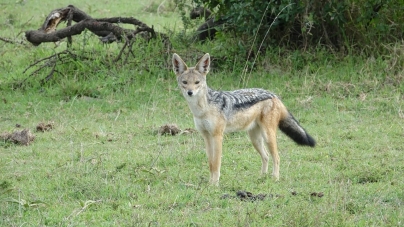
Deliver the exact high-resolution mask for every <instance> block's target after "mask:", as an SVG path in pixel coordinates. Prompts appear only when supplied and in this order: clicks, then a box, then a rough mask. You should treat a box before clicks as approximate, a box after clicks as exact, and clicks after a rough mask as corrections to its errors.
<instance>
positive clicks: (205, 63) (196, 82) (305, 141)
mask: <svg viewBox="0 0 404 227" xmlns="http://www.w3.org/2000/svg"><path fill="white" fill-rule="evenodd" d="M172 62H173V70H174V73H175V74H176V75H177V81H178V86H179V87H180V89H181V92H182V94H183V95H184V97H185V99H186V100H187V102H188V106H189V108H190V109H191V111H192V114H193V115H194V122H195V127H196V129H197V130H198V131H199V132H200V133H201V134H202V136H203V138H204V140H205V145H206V154H207V156H208V161H209V169H210V183H211V184H215V185H218V184H219V178H220V166H221V157H222V141H223V134H224V133H226V132H234V131H241V130H246V131H247V132H248V135H249V136H250V139H251V142H252V144H253V145H254V148H255V149H256V150H257V151H258V153H259V154H260V155H261V159H262V167H261V171H262V173H264V174H265V173H267V172H268V160H269V156H268V152H267V151H266V149H265V146H266V147H268V149H269V151H270V153H271V156H272V160H273V170H272V175H273V176H274V177H275V179H276V180H278V179H279V161H280V160H279V155H278V149H277V143H276V131H277V129H278V127H279V128H280V129H281V131H282V132H284V133H285V134H286V135H287V136H289V137H290V138H291V139H293V140H294V141H295V142H296V143H297V144H299V145H307V146H311V147H314V146H315V144H316V142H315V140H314V139H313V138H312V137H311V136H310V135H309V134H308V133H307V132H306V131H305V130H304V129H303V128H302V127H301V126H300V125H299V123H298V122H297V120H296V119H295V118H294V117H293V116H292V114H290V113H289V111H288V110H287V109H286V107H285V106H284V105H283V103H282V102H281V100H280V99H279V98H278V97H277V96H276V95H275V94H272V93H270V92H268V91H266V90H263V89H258V88H252V89H240V90H235V91H215V90H212V89H210V88H209V87H208V85H207V83H206V74H208V72H209V67H210V56H209V54H205V55H204V56H203V57H202V58H201V59H200V60H199V62H198V63H197V64H196V66H195V67H189V68H188V66H187V65H186V64H185V62H184V61H183V60H182V59H181V58H180V56H178V55H177V54H174V55H173V59H172Z"/></svg>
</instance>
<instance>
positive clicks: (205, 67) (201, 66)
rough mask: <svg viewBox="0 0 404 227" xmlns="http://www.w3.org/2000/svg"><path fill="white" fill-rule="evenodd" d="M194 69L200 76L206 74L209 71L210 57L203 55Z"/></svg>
mask: <svg viewBox="0 0 404 227" xmlns="http://www.w3.org/2000/svg"><path fill="white" fill-rule="evenodd" d="M195 69H196V70H198V71H199V72H200V73H202V74H207V73H208V72H209V69H210V56H209V54H208V53H206V54H205V55H203V57H202V58H201V59H200V60H199V61H198V63H197V64H196V66H195Z"/></svg>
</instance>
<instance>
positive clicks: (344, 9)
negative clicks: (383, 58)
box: [178, 0, 404, 53]
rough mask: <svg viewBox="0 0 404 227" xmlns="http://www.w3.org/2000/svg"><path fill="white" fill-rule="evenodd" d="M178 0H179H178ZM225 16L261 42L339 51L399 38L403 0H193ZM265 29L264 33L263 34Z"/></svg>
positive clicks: (232, 26) (370, 50)
mask: <svg viewBox="0 0 404 227" xmlns="http://www.w3.org/2000/svg"><path fill="white" fill-rule="evenodd" d="M178 1H180V0H178ZM195 2H196V3H198V4H200V5H204V6H206V7H208V8H209V9H211V10H212V11H214V12H216V13H217V14H216V17H217V18H223V19H224V20H226V22H227V23H226V24H227V27H225V28H224V30H226V31H229V30H231V31H234V32H235V33H236V34H238V35H245V36H247V37H249V39H252V38H253V37H255V36H259V37H260V39H261V40H263V43H264V44H265V46H266V47H268V46H270V45H283V46H287V47H288V48H299V49H302V48H303V49H306V48H311V47H313V46H315V47H316V46H318V45H319V44H320V45H323V46H327V47H328V48H329V49H335V50H338V51H341V52H342V53H352V51H355V50H357V51H358V50H359V51H364V50H365V51H366V52H367V53H374V51H375V48H376V49H377V50H376V51H381V49H380V47H381V45H380V44H381V43H386V42H387V43H390V42H397V41H401V40H402V38H403V34H404V33H403V32H404V23H403V22H404V19H403V18H404V10H403V9H404V2H403V1H394V0H371V1H367V0H343V1H340V0H328V1H316V0H292V1H291V0H274V1H267V0H247V1H244V0H224V1H218V0H195ZM268 31H270V32H269V35H268Z"/></svg>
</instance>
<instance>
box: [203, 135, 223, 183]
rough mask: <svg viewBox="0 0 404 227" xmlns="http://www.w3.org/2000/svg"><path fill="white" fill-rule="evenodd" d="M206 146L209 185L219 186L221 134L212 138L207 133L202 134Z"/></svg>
mask: <svg viewBox="0 0 404 227" xmlns="http://www.w3.org/2000/svg"><path fill="white" fill-rule="evenodd" d="M202 135H203V138H204V140H205V145H206V155H207V156H208V161H209V170H210V180H209V183H211V184H213V185H219V178H220V166H221V164H222V142H223V134H219V135H215V136H212V135H211V134H210V133H208V132H204V133H202Z"/></svg>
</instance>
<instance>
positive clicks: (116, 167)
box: [0, 2, 404, 226]
mask: <svg viewBox="0 0 404 227" xmlns="http://www.w3.org/2000/svg"><path fill="white" fill-rule="evenodd" d="M4 4H5V7H3V8H7V9H8V7H11V6H14V4H15V3H14V2H10V3H4ZM26 4H31V2H27V3H26ZM47 4H48V5H45V6H43V7H40V6H39V5H38V6H33V7H32V11H33V13H32V14H34V15H35V12H36V13H38V12H41V13H42V14H44V15H45V14H47V10H50V9H53V8H58V7H64V6H66V5H67V4H74V5H76V6H77V7H79V8H81V9H83V10H84V11H91V12H94V14H98V13H99V12H101V11H100V10H99V9H110V11H109V12H108V13H107V15H106V16H113V15H116V12H120V13H124V12H125V10H126V11H128V12H129V11H130V9H128V7H127V6H122V5H119V4H111V3H108V2H105V3H104V2H103V3H102V4H101V3H100V4H88V5H85V6H79V4H80V2H78V3H77V4H76V3H75V2H69V3H64V4H62V5H56V2H49V3H47ZM25 7H26V6H21V10H22V9H24V10H26V11H25V16H26V15H31V14H28V13H29V12H30V11H29V10H28V9H27V8H25ZM90 8H91V10H90ZM138 8H141V7H138ZM3 12H4V11H3ZM134 12H143V11H134ZM100 14H101V13H100ZM100 14H99V15H100ZM5 15H7V14H5ZM39 15H41V14H39ZM139 15H140V16H141V15H143V16H145V17H146V16H148V15H149V12H147V13H143V14H139ZM140 16H137V15H135V17H137V18H139V19H141V18H140ZM3 18H4V17H2V19H3ZM146 18H147V17H146ZM173 18H175V17H174V16H173ZM17 21H21V19H20V20H17ZM31 23H32V25H31V26H28V25H27V27H30V29H36V28H37V27H38V24H37V23H41V19H39V18H38V19H35V20H33V21H32V22H31ZM1 26H3V28H4V26H5V25H4V23H3V24H2V25H1ZM167 26H169V25H167ZM19 29H27V28H26V27H24V28H19ZM163 30H164V29H163ZM1 34H2V35H7V34H15V33H13V31H10V30H9V29H8V28H7V29H6V30H5V31H4V30H3V31H2V33H1ZM81 37H82V36H81ZM81 37H77V39H78V40H80V39H81ZM93 38H94V37H92V38H91V39H93ZM183 38H184V37H183ZM185 38H186V37H185ZM94 40H96V39H95V38H94ZM172 42H173V45H174V50H175V51H177V52H179V53H180V55H181V56H184V59H185V60H186V61H187V63H190V65H192V64H194V63H196V59H197V58H198V57H200V56H201V54H200V53H202V52H208V51H209V53H211V54H212V56H219V57H218V58H217V59H216V60H215V61H214V62H213V64H214V68H213V70H212V72H211V74H209V75H208V83H209V85H210V86H211V87H212V88H216V89H223V90H232V89H237V88H239V87H242V86H245V87H261V88H265V89H268V90H271V91H274V92H275V93H277V94H278V95H280V96H281V97H282V100H283V101H284V103H285V104H286V105H287V107H288V108H289V110H290V111H291V112H292V113H293V114H294V116H295V117H296V118H297V119H298V120H299V121H300V122H301V124H302V125H303V127H305V128H306V129H307V131H308V132H309V133H310V134H311V135H312V136H313V137H314V138H315V139H316V140H317V142H318V145H317V146H316V147H315V148H314V149H312V148H307V147H299V146H297V145H295V144H294V143H293V142H292V141H291V140H290V139H289V138H287V137H286V136H284V135H283V134H282V133H279V134H278V145H279V150H280V156H281V171H280V174H281V178H280V181H279V182H274V181H273V180H272V179H271V177H269V176H261V175H260V173H259V172H260V168H261V163H260V162H261V161H260V158H259V155H258V154H257V152H256V151H255V150H254V149H253V147H252V145H251V143H250V142H249V140H248V136H247V135H246V134H245V133H233V134H228V135H226V137H225V140H224V145H223V146H224V152H223V159H222V160H223V164H222V176H221V181H220V186H219V187H212V186H209V185H208V176H209V170H208V165H207V158H206V155H205V151H204V143H203V140H202V138H201V136H200V135H199V134H198V133H192V134H182V135H178V136H159V135H157V134H156V133H155V131H156V130H157V129H158V127H159V126H161V125H164V124H167V123H175V124H177V125H178V126H179V127H180V128H181V129H185V128H194V126H193V119H192V114H191V112H190V111H189V109H188V107H187V104H186V102H185V100H184V99H183V97H182V96H181V94H180V91H179V89H178V88H177V84H176V81H175V78H174V77H175V76H174V74H173V73H172V71H171V66H170V58H171V53H164V52H161V45H160V44H159V43H158V42H155V43H153V42H152V43H150V44H148V45H145V44H142V43H139V44H137V45H135V48H136V52H137V53H138V56H137V58H132V59H131V60H130V63H129V64H127V65H120V64H117V65H113V66H107V65H105V64H103V62H104V61H105V59H104V58H103V56H104V55H108V54H109V55H111V56H115V55H116V54H117V51H118V50H119V49H120V48H119V47H120V46H119V44H112V45H110V46H108V47H104V46H102V45H100V44H98V43H97V42H95V41H94V42H93V41H89V42H88V43H86V45H84V46H79V44H76V46H75V47H74V48H76V49H75V50H80V48H83V49H86V50H88V51H89V52H91V51H93V53H94V55H93V56H94V59H95V61H93V62H91V61H86V60H78V61H76V62H72V63H71V64H67V65H64V66H61V68H60V70H65V73H64V74H63V75H62V74H56V75H55V77H54V78H53V79H52V80H51V81H50V83H48V84H46V85H44V86H40V85H38V84H37V81H38V80H39V79H40V78H43V77H44V76H46V74H47V72H42V73H40V74H38V75H37V76H35V77H32V78H30V79H28V80H27V81H26V85H25V86H23V87H22V88H16V89H12V88H13V87H15V84H16V83H15V82H16V81H20V80H21V79H24V78H26V77H27V74H23V73H22V71H23V70H24V69H25V68H26V67H27V66H28V65H29V64H30V63H32V62H33V61H35V60H36V59H38V58H42V57H46V56H48V55H50V54H52V53H53V52H54V51H61V50H63V49H64V47H63V46H61V47H57V48H54V47H53V46H54V44H45V45H41V46H39V47H24V48H22V47H17V46H14V45H9V44H3V43H0V45H1V46H3V47H4V49H3V50H0V51H2V54H3V56H7V57H6V58H0V64H1V65H2V66H3V67H0V72H1V74H0V75H1V76H0V94H1V97H2V99H1V100H0V102H1V103H0V133H2V132H12V131H14V130H21V129H22V128H28V129H30V130H31V131H32V132H33V133H34V134H35V136H36V138H35V140H34V141H33V142H32V144H30V145H29V146H20V145H16V144H11V143H8V142H5V141H0V213H1V215H0V226H401V225H403V221H402V220H404V209H403V203H404V199H403V198H404V193H403V190H402V189H403V188H404V177H403V172H404V167H403V165H402V163H403V161H404V158H403V156H402V151H403V150H404V143H403V142H402V141H403V138H404V126H403V125H404V101H403V100H404V92H403V91H404V87H403V85H402V83H400V82H401V81H402V74H400V72H398V73H389V72H390V71H389V67H391V65H392V63H394V62H400V58H399V56H398V57H397V56H395V55H391V56H385V57H384V58H376V59H372V58H366V57H355V56H348V57H346V58H344V59H340V58H338V57H334V56H331V55H330V54H327V53H324V52H322V51H318V52H315V53H312V54H311V53H298V52H296V53H289V52H286V53H284V52H282V50H275V49H273V50H272V52H268V53H267V54H266V55H265V56H262V58H263V59H261V60H260V61H259V63H258V68H257V70H256V71H254V72H253V73H252V74H251V75H247V76H246V77H242V76H240V73H239V72H240V68H241V67H240V66H238V65H237V62H236V61H234V60H232V58H231V57H228V58H227V59H225V60H223V61H222V59H223V58H221V57H222V56H223V55H226V54H228V56H233V55H230V54H229V53H233V52H232V51H234V52H236V51H237V47H231V46H230V45H228V44H226V45H224V46H223V45H222V44H223V43H222V42H223V40H219V41H218V42H216V43H207V44H205V45H199V44H194V45H192V46H191V47H184V46H183V43H182V42H180V41H178V40H176V39H172ZM52 45H53V46H52ZM16 50H18V51H16ZM97 55H98V57H97ZM185 56H186V57H185ZM234 56H235V58H236V57H238V56H237V55H234ZM396 59H398V60H399V61H395V60H396ZM233 61H234V62H236V64H234V62H233ZM218 62H224V63H226V65H224V66H223V65H222V66H220V65H219V63H218ZM401 62H402V60H401ZM191 63H192V64H191ZM243 78H244V79H243ZM47 121H53V122H54V123H55V125H54V129H53V130H51V131H48V132H36V131H35V128H36V125H37V124H38V123H39V122H47ZM16 124H19V125H21V127H20V128H16ZM238 190H246V191H250V192H252V193H254V194H258V193H264V194H268V196H267V198H266V199H265V200H263V201H256V202H246V201H241V200H239V199H237V198H229V199H221V197H222V196H223V195H224V194H230V195H235V193H236V192H237V191H238ZM320 192H322V193H323V194H324V196H323V197H316V196H311V194H312V193H320Z"/></svg>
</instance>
